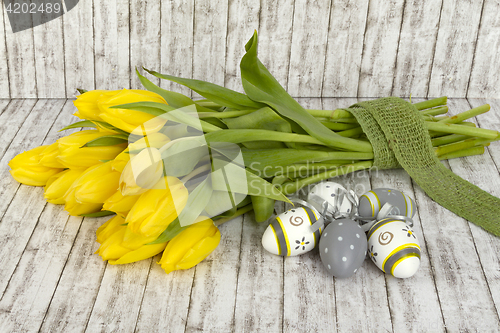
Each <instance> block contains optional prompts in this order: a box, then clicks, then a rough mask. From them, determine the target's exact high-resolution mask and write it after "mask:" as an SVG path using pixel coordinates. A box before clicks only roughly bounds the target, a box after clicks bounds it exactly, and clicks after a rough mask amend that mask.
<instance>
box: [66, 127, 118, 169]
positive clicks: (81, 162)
mask: <svg viewBox="0 0 500 333" xmlns="http://www.w3.org/2000/svg"><path fill="white" fill-rule="evenodd" d="M109 134H110V133H107V132H100V131H97V130H84V131H80V132H76V133H73V134H70V135H68V136H65V137H63V138H60V139H59V140H57V142H58V143H59V155H58V156H57V159H58V160H59V162H61V164H62V165H64V166H65V167H67V168H70V169H81V168H84V169H85V168H88V167H91V166H93V165H96V164H98V163H101V162H102V161H107V160H112V159H114V158H115V157H116V156H117V155H118V154H119V153H120V152H122V151H123V150H124V149H125V148H126V147H127V144H126V143H123V144H118V145H114V146H100V147H82V146H83V145H85V144H86V143H87V142H89V141H91V140H94V139H97V138H100V137H102V136H105V135H109Z"/></svg>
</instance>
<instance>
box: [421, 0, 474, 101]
mask: <svg viewBox="0 0 500 333" xmlns="http://www.w3.org/2000/svg"><path fill="white" fill-rule="evenodd" d="M482 7H483V0H471V1H456V0H444V1H443V8H442V10H441V20H440V24H439V28H438V29H439V32H438V37H437V43H436V50H435V53H434V61H433V66H432V73H431V76H430V81H429V93H428V96H429V97H432V96H448V97H465V94H466V92H467V85H468V82H469V77H470V71H471V66H472V58H473V56H474V52H475V47H476V39H477V32H478V27H479V21H480V19H481V10H482Z"/></svg>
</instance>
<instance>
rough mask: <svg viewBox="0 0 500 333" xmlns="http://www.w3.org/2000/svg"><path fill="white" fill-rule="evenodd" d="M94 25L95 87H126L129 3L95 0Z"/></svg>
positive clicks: (128, 63)
mask: <svg viewBox="0 0 500 333" xmlns="http://www.w3.org/2000/svg"><path fill="white" fill-rule="evenodd" d="M94 25H95V27H96V29H94V33H95V36H94V55H95V56H94V61H95V88H96V89H110V90H114V89H123V88H129V87H130V76H131V72H130V62H129V61H130V57H129V50H130V48H129V41H130V39H129V1H123V0H114V1H103V0H95V1H94ZM133 75H135V72H134V73H133Z"/></svg>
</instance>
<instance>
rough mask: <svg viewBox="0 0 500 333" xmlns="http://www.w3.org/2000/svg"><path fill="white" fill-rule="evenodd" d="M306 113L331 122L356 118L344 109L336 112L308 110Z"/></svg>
mask: <svg viewBox="0 0 500 333" xmlns="http://www.w3.org/2000/svg"><path fill="white" fill-rule="evenodd" d="M306 111H307V112H308V113H309V114H310V115H312V116H314V117H322V118H328V119H331V120H336V119H338V118H354V116H353V115H352V114H351V113H350V112H349V111H346V110H342V109H335V110H316V109H307V110H306Z"/></svg>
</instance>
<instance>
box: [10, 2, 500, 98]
mask: <svg viewBox="0 0 500 333" xmlns="http://www.w3.org/2000/svg"><path fill="white" fill-rule="evenodd" d="M2 9H3V15H0V77H1V80H0V98H32V97H38V98H71V97H73V96H74V95H75V92H76V90H75V89H76V88H84V89H89V90H90V89H115V88H128V87H132V88H137V87H139V86H140V84H139V81H138V80H137V78H136V77H135V73H134V69H135V67H139V68H140V67H141V66H145V67H147V68H151V69H154V70H157V71H159V72H163V73H169V74H173V75H179V76H183V77H189V78H191V77H192V78H197V79H202V80H209V81H211V82H214V83H217V84H220V85H224V86H226V87H229V88H232V89H236V90H241V88H240V83H239V66H238V64H239V60H240V58H241V56H242V54H243V51H244V44H245V42H246V41H247V40H248V39H249V38H250V36H251V35H252V32H253V30H254V29H257V30H258V32H259V34H260V58H261V60H262V62H263V63H264V64H265V65H266V66H268V68H269V69H270V71H271V72H272V73H273V74H274V75H275V76H276V78H277V79H278V80H279V81H280V82H281V83H282V84H283V85H284V86H285V87H286V88H287V89H288V91H289V92H290V94H291V95H292V96H294V97H379V96H387V95H395V96H410V95H412V96H413V97H431V96H441V95H447V96H448V97H460V98H463V97H470V98H477V97H482V98H500V52H499V51H500V1H499V0H468V1H462V0H418V1H417V0H390V1H387V0H371V1H369V0H356V1H355V0H332V1H318V0H316V1H314V0H284V1H275V0H229V1H224V0H221V1H209V0H197V1H195V0H169V1H142V0H131V1H129V0H81V1H80V2H79V3H78V4H77V6H76V7H75V8H74V9H72V10H71V11H69V12H68V13H66V14H65V15H63V16H62V17H59V18H58V19H55V20H53V21H50V22H48V23H46V24H43V25H40V26H37V27H35V28H33V29H28V30H25V31H21V32H17V33H12V29H11V26H10V24H9V21H8V17H7V14H6V12H5V9H4V6H2ZM161 85H162V86H163V87H165V88H171V89H172V90H176V91H181V92H187V90H185V89H183V88H180V87H178V86H176V85H171V84H170V83H168V82H162V83H161Z"/></svg>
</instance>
